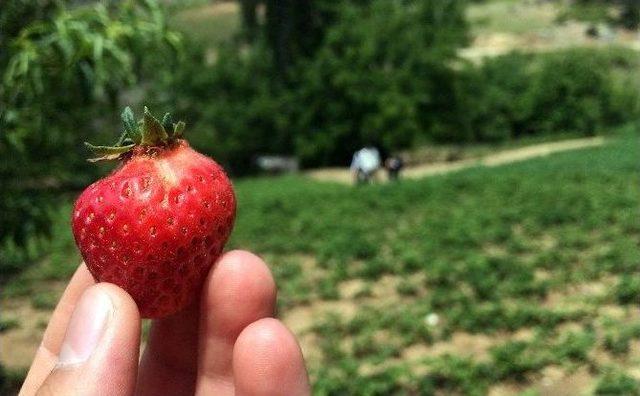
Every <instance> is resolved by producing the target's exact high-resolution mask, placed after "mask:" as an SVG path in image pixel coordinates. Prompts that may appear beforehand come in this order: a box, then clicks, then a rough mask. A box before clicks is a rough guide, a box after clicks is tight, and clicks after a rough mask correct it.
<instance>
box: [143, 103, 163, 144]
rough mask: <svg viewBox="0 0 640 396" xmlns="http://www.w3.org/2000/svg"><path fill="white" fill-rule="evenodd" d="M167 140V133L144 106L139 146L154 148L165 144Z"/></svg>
mask: <svg viewBox="0 0 640 396" xmlns="http://www.w3.org/2000/svg"><path fill="white" fill-rule="evenodd" d="M168 139H169V135H167V131H165V129H164V128H163V127H162V124H160V121H158V120H157V119H156V118H155V117H154V116H153V115H151V113H150V112H149V109H148V108H147V107H146V106H145V108H144V118H143V119H142V140H141V141H140V144H141V145H143V146H156V145H160V144H163V143H166V142H167V140H168Z"/></svg>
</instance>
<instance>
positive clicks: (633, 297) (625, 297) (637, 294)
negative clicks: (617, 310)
mask: <svg viewBox="0 0 640 396" xmlns="http://www.w3.org/2000/svg"><path fill="white" fill-rule="evenodd" d="M615 295H616V299H617V300H618V303H620V304H640V278H639V277H638V274H637V273H635V274H624V275H622V277H621V278H620V282H618V285H617V287H616V289H615Z"/></svg>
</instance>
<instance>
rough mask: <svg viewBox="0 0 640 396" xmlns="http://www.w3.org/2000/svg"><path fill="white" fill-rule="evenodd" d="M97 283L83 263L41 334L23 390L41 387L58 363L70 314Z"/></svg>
mask: <svg viewBox="0 0 640 396" xmlns="http://www.w3.org/2000/svg"><path fill="white" fill-rule="evenodd" d="M93 284H95V281H94V280H93V276H92V275H91V273H90V272H89V270H88V269H87V266H86V265H85V264H84V263H82V264H81V265H80V266H79V267H78V269H77V270H76V272H75V273H74V274H73V277H72V278H71V280H70V281H69V284H68V285H67V288H66V289H65V291H64V293H63V294H62V297H61V298H60V301H59V302H58V305H57V306H56V309H55V310H54V311H53V314H52V315H51V319H50V320H49V324H48V325H47V329H46V330H45V332H44V336H43V337H42V342H41V343H40V347H39V348H38V351H37V352H36V356H35V358H34V359H33V363H31V368H29V373H28V374H27V378H26V379H25V381H24V383H23V384H22V389H21V390H20V394H21V395H23V394H31V393H33V392H34V391H35V389H38V387H39V386H40V384H41V383H42V381H44V379H45V378H46V377H47V375H48V374H49V372H51V370H52V369H53V367H54V366H55V364H56V362H57V360H58V353H60V346H61V344H62V340H63V338H64V334H65V332H66V330H67V325H68V324H69V320H70V319H71V314H72V313H73V310H74V308H75V306H76V303H77V301H78V299H79V298H80V296H81V295H82V293H83V292H84V290H85V289H86V288H88V287H89V286H91V285H93Z"/></svg>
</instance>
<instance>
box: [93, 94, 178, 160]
mask: <svg viewBox="0 0 640 396" xmlns="http://www.w3.org/2000/svg"><path fill="white" fill-rule="evenodd" d="M120 117H121V118H122V122H123V124H124V131H123V132H122V135H120V138H119V139H118V141H117V142H116V144H114V145H113V146H94V145H93V144H91V143H87V142H85V143H84V144H85V146H87V148H88V149H89V150H91V152H92V153H93V154H94V155H95V157H94V158H91V159H89V161H90V162H97V161H109V160H115V159H120V158H121V157H122V155H123V154H126V153H128V152H130V151H131V150H133V148H134V147H136V146H147V147H162V146H167V145H169V144H171V143H173V142H174V141H176V140H178V139H181V138H182V135H183V133H184V127H185V123H184V122H182V121H178V122H176V123H174V122H173V120H172V118H171V114H169V113H166V114H165V115H164V117H162V122H160V121H158V119H157V118H155V117H154V116H153V115H152V114H151V113H150V112H149V109H148V108H147V107H146V106H145V108H144V117H143V118H142V119H141V120H139V121H136V119H135V118H134V115H133V111H132V110H131V107H129V106H127V107H126V108H125V109H124V111H123V112H122V114H121V115H120Z"/></svg>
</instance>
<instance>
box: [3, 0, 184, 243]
mask: <svg viewBox="0 0 640 396" xmlns="http://www.w3.org/2000/svg"><path fill="white" fill-rule="evenodd" d="M9 3H10V4H9V5H8V6H7V7H6V8H5V7H4V5H3V7H2V10H1V11H0V20H5V19H6V20H7V21H9V22H10V23H11V26H12V27H11V29H10V30H9V31H7V33H8V34H7V35H5V31H3V35H2V36H3V37H2V43H0V44H1V45H2V50H1V51H0V53H2V55H1V56H0V78H1V83H0V129H2V135H1V136H0V156H2V157H3V158H11V159H12V160H11V161H2V163H1V164H0V181H1V183H2V185H3V188H2V192H1V193H0V211H1V212H2V213H3V221H4V224H5V226H4V227H2V229H1V230H0V243H2V244H3V245H4V244H5V243H8V244H11V243H13V244H16V245H19V246H23V245H24V244H25V243H26V240H27V239H28V238H29V237H31V236H33V235H36V234H39V233H43V232H44V231H46V230H47V228H48V225H49V218H48V214H49V213H48V212H49V209H50V207H51V204H52V203H55V202H56V201H57V199H58V197H59V196H60V195H61V192H64V191H66V190H69V189H74V188H78V187H79V186H80V185H83V184H85V183H86V182H87V181H88V180H89V179H91V178H92V177H94V176H95V175H96V174H98V173H99V172H100V170H99V169H97V168H96V169H95V170H93V171H87V170H86V167H85V166H84V164H83V158H84V154H83V153H82V151H80V149H79V148H78V147H79V146H80V145H79V143H80V142H82V140H89V137H94V138H95V137H96V136H99V135H101V133H100V132H99V131H100V130H102V129H104V128H103V125H104V123H105V122H109V121H112V120H113V119H114V118H116V116H117V115H116V108H117V106H118V101H119V100H120V98H119V96H120V94H121V92H122V91H123V90H124V89H126V88H131V87H133V85H134V83H139V82H140V77H141V76H142V75H145V74H146V73H147V71H149V70H154V72H155V73H158V74H161V73H162V70H163V69H166V68H167V67H170V65H171V63H172V60H173V59H175V58H177V56H176V51H177V50H178V49H179V47H180V36H179V35H177V34H176V33H174V32H172V31H170V30H168V29H167V27H166V22H165V18H164V14H163V11H162V9H161V8H160V6H159V5H158V4H157V3H156V2H155V1H154V0H145V1H126V2H120V3H119V4H118V5H117V6H113V7H107V6H106V5H104V4H103V3H96V4H92V5H85V6H76V7H73V8H71V7H69V8H67V7H65V6H64V2H55V5H53V4H54V3H52V2H46V1H45V2H44V3H46V4H47V5H46V7H43V8H40V5H41V4H39V3H35V2H33V1H26V2H23V1H17V0H16V1H14V0H11V1H9ZM20 15H23V16H25V17H24V18H23V19H18V20H19V21H20V22H19V23H18V22H17V21H18V20H14V19H13V18H14V17H15V16H20ZM3 26H4V24H3ZM150 53H153V54H154V56H148V54H150ZM62 153H64V155H61V154H62ZM7 241H8V242H7Z"/></svg>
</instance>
